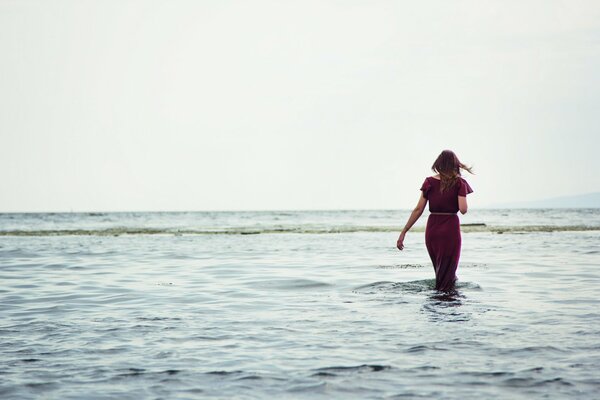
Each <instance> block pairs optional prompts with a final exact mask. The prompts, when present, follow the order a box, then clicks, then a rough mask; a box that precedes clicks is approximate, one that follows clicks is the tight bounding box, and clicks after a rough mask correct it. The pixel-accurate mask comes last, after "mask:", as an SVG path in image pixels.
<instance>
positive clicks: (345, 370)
mask: <svg viewBox="0 0 600 400" xmlns="http://www.w3.org/2000/svg"><path fill="white" fill-rule="evenodd" d="M391 368H392V367H391V366H390V365H379V364H361V365H353V366H334V367H323V368H317V369H315V370H314V371H316V372H315V374H321V375H320V376H336V375H339V374H352V373H363V372H379V371H384V370H388V369H391ZM315 374H313V376H314V375H315Z"/></svg>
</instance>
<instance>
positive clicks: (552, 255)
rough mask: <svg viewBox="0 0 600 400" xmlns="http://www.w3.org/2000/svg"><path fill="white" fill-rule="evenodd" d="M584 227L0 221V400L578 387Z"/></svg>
mask: <svg viewBox="0 0 600 400" xmlns="http://www.w3.org/2000/svg"><path fill="white" fill-rule="evenodd" d="M598 239H600V233H599V232H598V231H581V232H579V231H577V232H549V233H548V232H531V233H527V234H525V235H514V234H509V235H507V234H505V235H498V234H494V233H490V232H481V233H467V234H464V235H463V255H462V264H461V266H460V267H459V285H458V286H457V288H456V290H455V291H452V292H448V293H443V292H437V291H435V290H434V289H433V287H434V280H433V269H432V267H431V265H430V264H429V262H428V259H427V253H426V251H425V247H424V244H423V234H422V233H414V234H409V237H408V238H407V242H406V247H407V248H406V250H405V252H403V253H400V252H398V251H397V250H395V249H394V244H395V240H396V235H395V234H394V233H390V232H355V233H340V234H291V233H279V234H261V235H182V236H173V235H130V236H118V237H112V236H93V235H92V236H28V237H19V236H3V237H1V238H0V263H1V269H0V296H1V297H0V311H1V313H2V319H1V325H0V337H1V338H2V341H1V342H0V360H1V365H2V368H1V369H0V397H1V398H40V397H44V398H57V399H64V398H73V399H80V398H107V399H108V398H120V399H127V398H131V399H139V398H196V397H198V398H202V397H218V398H232V397H238V398H310V399H312V398H347V397H353V398H421V397H429V398H456V399H459V398H460V399H462V398H485V399H490V398H501V399H505V398H545V397H549V398H565V397H567V398H594V397H596V394H597V393H598V390H599V389H600V378H598V374H597V371H598V368H599V367H600V361H599V360H600V357H599V356H600V344H599V343H600V340H599V339H600V328H598V327H599V326H600V312H598V306H599V303H600V300H598V296H597V291H598V288H599V287H600V285H599V284H600V273H599V272H598V267H599V265H598V261H599V259H598V254H600V241H599V240H598Z"/></svg>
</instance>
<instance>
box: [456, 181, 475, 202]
mask: <svg viewBox="0 0 600 400" xmlns="http://www.w3.org/2000/svg"><path fill="white" fill-rule="evenodd" d="M469 193H473V189H471V186H469V183H468V182H467V181H465V180H464V179H462V178H460V187H459V188H458V195H459V196H463V197H465V196H466V195H468V194H469Z"/></svg>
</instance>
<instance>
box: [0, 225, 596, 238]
mask: <svg viewBox="0 0 600 400" xmlns="http://www.w3.org/2000/svg"><path fill="white" fill-rule="evenodd" d="M401 229H402V227H400V226H335V227H320V226H291V227H261V228H247V227H231V228H224V229H173V228H143V227H118V228H98V229H31V230H28V229H14V230H1V231H0V236H121V235H257V234H277V233H297V234H335V233H359V232H400V230H401ZM412 231H413V232H424V231H425V228H424V227H415V228H413V229H412ZM461 231H462V232H465V233H470V232H488V233H496V234H503V233H536V232H578V231H600V226H589V225H559V226H555V225H515V226H488V225H486V224H463V225H462V226H461Z"/></svg>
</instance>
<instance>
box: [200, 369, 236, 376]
mask: <svg viewBox="0 0 600 400" xmlns="http://www.w3.org/2000/svg"><path fill="white" fill-rule="evenodd" d="M243 373H244V371H241V370H233V371H225V370H217V371H208V372H206V374H207V375H219V376H231V375H239V374H243Z"/></svg>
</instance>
